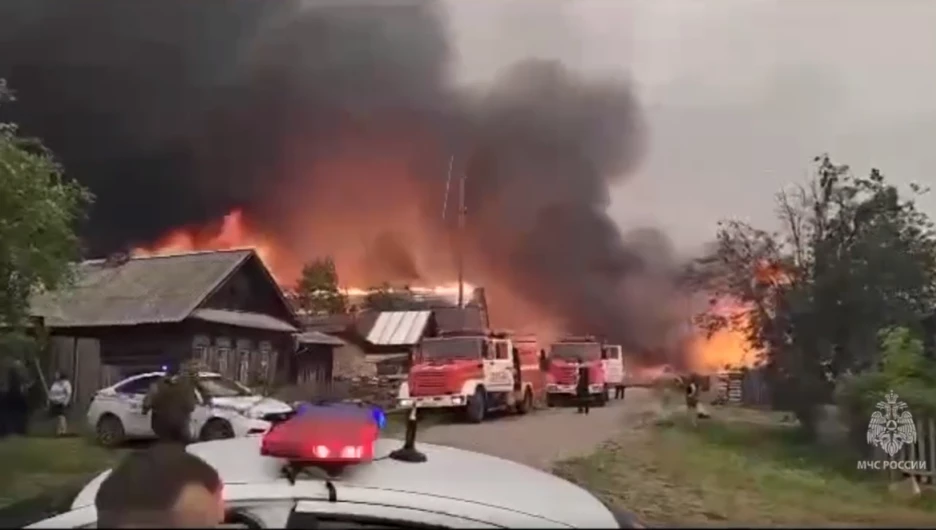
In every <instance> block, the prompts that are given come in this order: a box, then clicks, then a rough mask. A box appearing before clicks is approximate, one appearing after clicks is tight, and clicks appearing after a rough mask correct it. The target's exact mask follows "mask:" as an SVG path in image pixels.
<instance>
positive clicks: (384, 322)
mask: <svg viewBox="0 0 936 530" xmlns="http://www.w3.org/2000/svg"><path fill="white" fill-rule="evenodd" d="M431 316H432V311H384V312H382V313H380V314H379V315H378V316H377V321H376V322H374V325H373V327H371V330H370V332H369V333H368V334H367V342H370V343H371V344H375V345H380V346H410V345H413V344H416V343H417V342H419V339H421V338H422V336H423V333H424V332H425V331H426V325H427V324H429V318H430V317H431Z"/></svg>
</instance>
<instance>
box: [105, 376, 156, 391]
mask: <svg viewBox="0 0 936 530" xmlns="http://www.w3.org/2000/svg"><path fill="white" fill-rule="evenodd" d="M161 377H162V376H161V375H149V374H147V375H141V376H137V377H136V378H134V379H131V380H130V381H123V382H122V383H119V384H118V385H117V386H115V387H114V392H117V393H118V394H127V395H130V396H139V395H143V394H146V393H147V392H149V388H150V387H151V386H152V385H153V383H155V382H156V381H158V380H159V379H160V378H161ZM141 381H146V382H147V383H146V387H145V388H144V389H143V390H141V391H140V392H127V391H126V390H124V387H126V386H129V385H137V384H139V383H140V382H141Z"/></svg>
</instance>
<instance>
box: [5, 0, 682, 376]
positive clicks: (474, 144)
mask: <svg viewBox="0 0 936 530" xmlns="http://www.w3.org/2000/svg"><path fill="white" fill-rule="evenodd" d="M442 20H443V17H441V16H440V8H439V6H438V5H435V4H433V3H430V2H419V1H415V0H410V1H407V2H405V3H404V2H374V5H371V6H366V5H363V4H361V3H359V2H342V3H341V5H340V6H339V5H337V4H331V5H323V4H314V3H309V2H300V1H295V0H293V1H290V0H276V1H273V0H269V1H263V0H225V1H223V2H222V1H216V0H201V1H191V0H159V1H150V2H126V1H122V0H121V1H117V0H99V1H92V0H77V1H70V2H62V1H61V0H5V1H4V2H3V3H2V7H0V77H5V78H7V79H8V80H9V82H10V84H11V86H12V87H13V88H14V89H15V90H17V91H18V95H19V101H18V103H17V104H16V105H15V106H11V107H10V108H8V109H5V111H4V112H6V113H7V114H6V115H4V117H6V118H12V119H14V120H16V121H18V122H19V123H20V124H21V125H22V126H23V128H24V130H25V131H26V132H28V133H30V134H34V135H37V136H39V137H41V138H43V139H44V140H45V141H46V143H47V144H48V145H49V146H50V147H51V148H52V149H53V150H54V151H55V152H56V153H57V154H58V155H59V156H60V157H61V159H62V161H63V162H64V164H65V166H66V169H67V171H68V173H69V174H70V175H71V176H73V177H75V178H77V179H79V180H81V181H82V182H84V183H85V184H87V185H88V186H90V187H91V188H92V190H93V191H94V192H95V193H96V195H97V197H98V200H97V204H96V206H95V209H94V211H93V212H92V217H91V221H90V224H89V226H87V227H86V228H85V235H86V237H87V239H88V241H89V243H90V246H91V248H92V250H93V251H94V252H96V253H101V252H108V251H111V250H115V249H117V248H120V247H122V246H125V245H128V244H132V243H134V242H139V241H147V240H151V239H153V238H155V237H156V236H157V235H159V234H161V233H162V232H164V231H165V230H166V229H168V228H171V227H175V226H178V225H183V224H190V223H196V222H202V221H206V220H209V219H215V218H217V217H219V216H220V215H221V214H223V213H225V212H227V211H228V210H229V209H230V208H231V207H234V206H239V207H243V208H244V209H245V210H246V211H247V213H248V215H249V216H251V218H253V219H256V220H257V221H258V222H259V223H261V224H263V225H264V227H265V228H266V229H267V230H269V231H271V232H273V233H278V234H283V237H284V238H286V239H289V238H290V237H291V238H293V239H296V238H298V235H296V234H295V233H294V232H293V233H292V234H290V235H288V236H287V233H288V232H289V230H290V229H291V228H290V227H289V226H288V225H289V224H290V223H291V221H290V220H289V219H286V217H288V216H284V215H282V212H283V211H284V210H289V211H295V210H301V209H302V208H303V205H302V201H301V200H300V199H299V198H297V197H295V196H296V195H298V193H297V192H296V191H295V190H302V192H303V194H305V193H308V194H309V196H310V197H312V198H311V199H310V200H312V201H318V202H317V203H316V205H317V206H318V207H320V208H326V209H328V208H335V207H334V205H333V204H332V205H328V204H325V201H326V200H325V199H324V198H323V197H336V198H339V199H340V198H343V197H347V196H348V195H349V194H351V193H360V194H361V195H368V194H370V196H371V197H372V198H371V199H370V202H365V203H364V206H361V205H357V204H354V205H353V204H350V201H348V202H349V204H347V205H345V206H346V207H347V209H350V208H352V207H357V208H358V212H359V214H360V215H365V216H366V215H367V214H368V213H371V214H374V215H375V217H374V218H380V216H381V215H382V216H383V217H384V218H386V219H389V218H390V217H391V216H395V215H397V214H401V213H402V212H403V211H405V210H407V209H413V208H416V209H417V210H419V211H420V212H423V216H422V220H423V222H426V223H430V224H433V225H438V226H437V227H436V229H437V230H443V231H444V230H445V229H450V228H451V222H452V217H453V216H450V217H449V219H447V221H448V222H447V223H441V222H440V221H441V215H440V204H439V203H440V198H441V197H442V188H443V186H444V180H445V178H444V176H445V169H444V168H445V166H446V164H447V162H448V156H449V154H455V155H456V160H457V164H456V166H457V168H456V172H457V173H459V174H460V173H462V172H464V173H465V174H467V175H468V185H467V193H466V203H467V209H468V212H469V213H468V218H469V224H468V233H469V235H470V237H469V240H468V241H467V242H466V247H467V248H466V252H467V253H468V256H467V259H468V262H469V267H474V268H475V269H476V270H485V271H488V272H489V273H490V274H492V275H494V276H496V277H498V278H499V279H503V280H504V281H505V282H506V285H507V286H509V288H510V289H511V290H512V291H514V292H516V293H519V295H520V296H521V297H522V298H524V299H525V300H527V301H528V302H530V303H531V304H535V305H536V306H538V307H542V308H545V309H546V310H547V312H549V313H550V314H552V315H555V316H557V317H560V318H561V319H562V320H563V321H564V322H565V323H566V324H567V325H568V326H569V328H570V329H571V330H573V331H576V332H591V333H596V334H602V335H604V336H607V337H610V338H612V339H614V340H618V341H621V342H623V343H625V344H626V345H628V346H629V347H630V348H631V349H633V350H634V351H635V352H641V353H645V354H646V355H648V356H650V357H653V358H659V357H658V355H657V354H659V353H660V352H662V351H663V350H665V349H666V344H667V339H668V336H669V334H670V333H671V332H672V330H673V327H674V319H673V317H672V310H671V305H672V303H673V301H674V292H673V290H672V282H671V280H670V278H671V274H670V272H671V271H670V270H669V267H670V266H671V264H672V257H671V252H670V251H669V249H668V246H667V243H666V241H665V239H663V238H660V237H659V236H658V235H656V234H653V233H651V234H649V235H648V233H646V232H644V233H642V234H641V235H640V236H639V237H636V236H635V237H628V238H626V239H625V238H624V237H622V234H621V233H620V232H619V230H618V229H617V227H616V226H615V225H614V223H613V222H612V221H611V220H610V219H609V218H608V217H607V215H606V214H605V209H606V207H607V205H608V203H609V196H608V193H609V191H608V190H609V186H610V185H611V184H612V183H614V182H615V181H617V180H619V179H622V178H623V177H624V176H625V175H626V174H627V173H628V171H629V170H631V169H632V168H633V167H634V165H635V164H636V163H638V161H639V160H640V155H641V153H642V151H643V141H644V134H643V127H642V122H641V116H640V113H639V107H638V105H637V104H636V102H635V101H634V100H633V97H632V96H631V93H630V90H629V89H628V86H627V85H626V84H624V83H622V82H617V81H610V80H606V81H599V82H586V81H583V80H580V79H578V78H577V77H576V76H574V75H573V74H571V73H570V72H569V71H568V70H567V69H566V68H564V67H563V66H562V65H560V64H557V63H552V62H542V61H529V62H526V63H522V64H519V65H517V66H516V67H514V68H513V69H511V70H510V71H509V72H508V73H507V74H506V75H505V76H503V77H502V78H501V79H500V80H498V81H497V82H496V83H495V84H494V86H492V87H489V90H488V91H487V92H485V93H470V94H466V93H462V92H458V91H456V90H455V89H454V88H453V87H452V86H451V81H450V80H451V72H450V71H449V68H450V64H451V61H450V55H451V54H450V50H449V42H448V37H447V34H446V28H445V25H444V24H443V22H442ZM401 138H404V139H409V140H408V141H407V140H402V139H401ZM404 144H405V146H404V147H402V148H401V145H404ZM400 149H402V150H403V151H406V152H407V155H406V157H405V159H406V160H405V163H404V164H402V165H401V167H403V168H405V169H404V170H403V171H400V172H398V173H406V174H408V175H409V177H401V176H399V175H398V174H397V175H396V176H394V174H391V173H392V171H390V170H387V171H386V172H385V171H383V168H382V167H378V168H376V169H374V170H373V171H364V172H359V173H354V172H350V173H348V174H342V175H341V176H337V175H335V174H334V172H327V171H324V170H320V171H316V170H312V169H307V167H308V166H309V165H310V164H311V165H312V166H314V165H315V162H318V161H322V160H330V159H333V158H337V157H346V158H348V159H353V158H355V156H358V155H359V156H358V158H367V157H379V155H385V154H386V153H387V152H390V151H396V150H400ZM297 160H301V161H302V162H301V163H300V162H297ZM310 161H311V163H310ZM297 166H301V170H300V169H297ZM410 177H411V178H415V179H416V180H417V181H418V182H417V186H416V189H417V190H418V192H417V193H414V194H411V195H413V198H411V199H409V204H405V205H403V206H402V207H401V206H399V205H398V204H397V205H391V204H393V202H394V201H393V200H392V198H393V197H397V198H399V197H405V196H406V192H405V190H406V189H408V188H406V185H407V183H409V181H408V180H407V178H410ZM284 190H286V191H284ZM394 190H403V191H397V192H396V193H398V194H399V196H394ZM290 196H292V197H290ZM378 199H384V200H383V201H380V200H378ZM362 200H366V198H365V199H362ZM403 200H404V201H405V200H406V199H405V198H404V199H403ZM290 201H294V202H290ZM396 202H397V203H399V202H400V201H399V200H398V201H396ZM293 224H295V223H293ZM337 229H338V228H336V230H337ZM292 230H294V227H293V228H292ZM362 237H363V236H362ZM372 239H373V240H374V241H375V243H374V244H373V245H372V248H370V249H368V253H369V254H370V255H373V254H376V255H378V256H379V257H378V258H377V259H370V260H369V262H370V263H371V265H372V266H371V267H370V269H374V268H375V267H374V266H373V265H374V264H375V263H378V262H382V264H381V266H379V267H376V268H377V269H382V270H384V271H386V270H392V271H393V274H397V275H402V276H404V277H405V278H402V279H404V280H411V279H419V278H421V277H422V275H421V272H420V271H419V270H418V269H419V266H418V265H417V263H416V261H415V260H414V259H412V257H411V256H409V255H408V252H407V250H406V244H405V241H407V236H406V234H398V233H396V232H394V230H393V228H392V227H388V229H387V231H386V234H385V235H378V236H377V237H376V238H372ZM635 239H636V241H635ZM363 259H367V257H366V256H365V257H364V258H363ZM393 279H399V278H393Z"/></svg>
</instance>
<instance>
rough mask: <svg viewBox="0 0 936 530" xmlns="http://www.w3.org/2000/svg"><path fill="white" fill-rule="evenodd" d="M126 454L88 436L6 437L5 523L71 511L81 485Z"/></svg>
mask: <svg viewBox="0 0 936 530" xmlns="http://www.w3.org/2000/svg"><path fill="white" fill-rule="evenodd" d="M121 453H122V452H121V451H109V450H107V449H104V448H101V447H98V446H97V445H95V444H94V443H92V442H91V441H89V440H88V439H87V438H84V437H82V436H73V437H66V438H54V437H36V436H30V437H19V436H12V437H7V438H4V439H2V440H0V469H2V472H0V526H2V527H4V528H10V527H22V526H23V525H25V524H28V523H29V522H32V521H34V520H38V519H41V518H43V517H46V516H48V515H51V514H53V513H56V512H60V511H65V510H67V509H68V507H69V506H70V504H71V501H72V499H73V498H74V496H75V495H76V494H77V493H78V491H79V490H80V489H81V487H83V486H84V484H86V483H87V482H88V480H90V479H91V478H93V477H94V476H95V475H96V474H98V473H100V472H101V471H102V470H104V469H107V468H108V467H111V466H112V465H113V463H114V462H115V461H116V460H117V459H118V458H119V457H120V455H121Z"/></svg>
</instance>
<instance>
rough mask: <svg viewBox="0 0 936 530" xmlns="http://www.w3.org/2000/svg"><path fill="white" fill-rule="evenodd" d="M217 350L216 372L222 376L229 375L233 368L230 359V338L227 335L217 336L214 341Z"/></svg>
mask: <svg viewBox="0 0 936 530" xmlns="http://www.w3.org/2000/svg"><path fill="white" fill-rule="evenodd" d="M215 344H216V345H217V348H216V349H217V351H218V372H219V373H220V374H221V375H223V376H224V377H231V372H232V371H233V370H234V366H232V364H233V363H232V360H233V359H231V339H229V338H227V337H218V339H217V340H216V341H215Z"/></svg>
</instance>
